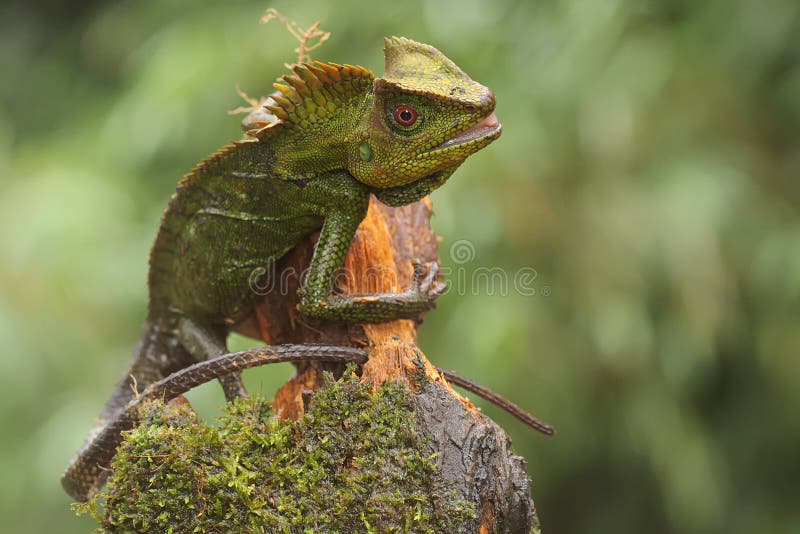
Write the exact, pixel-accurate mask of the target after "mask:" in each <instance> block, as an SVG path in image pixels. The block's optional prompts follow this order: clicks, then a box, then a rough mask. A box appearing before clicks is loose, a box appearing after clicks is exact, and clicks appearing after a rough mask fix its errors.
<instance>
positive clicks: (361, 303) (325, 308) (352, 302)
mask: <svg viewBox="0 0 800 534" xmlns="http://www.w3.org/2000/svg"><path fill="white" fill-rule="evenodd" d="M362 219H363V215H362V216H361V217H354V216H353V214H347V213H344V214H343V213H339V212H333V213H331V214H329V215H328V216H327V217H326V218H325V222H324V224H323V226H322V231H321V232H320V236H319V241H318V242H317V247H316V249H315V250H314V255H313V257H312V259H311V264H310V266H309V269H308V271H307V273H306V278H305V281H304V283H303V286H302V288H301V290H300V291H301V301H300V306H301V312H302V313H303V315H305V316H306V317H315V318H320V319H327V320H330V321H342V322H356V323H358V322H364V323H379V322H384V321H391V320H394V319H411V318H415V317H417V316H418V315H419V314H420V313H422V312H424V311H427V310H429V309H430V308H432V307H433V302H434V300H435V299H436V297H438V296H439V295H440V294H441V293H442V292H443V291H444V290H445V287H446V286H445V285H444V284H443V283H441V282H438V281H437V280H436V276H437V274H438V272H439V268H438V264H436V263H435V262H432V263H430V264H428V265H427V272H426V269H425V268H424V267H423V265H422V264H415V267H414V281H413V283H412V286H411V288H409V289H407V290H406V291H403V292H402V293H379V294H373V295H354V296H339V295H334V294H333V286H334V278H335V276H336V274H337V272H338V271H339V270H340V269H341V268H342V266H343V265H344V259H345V256H346V255H347V251H348V250H349V248H350V243H351V242H352V241H353V236H354V235H355V232H356V228H357V227H358V224H359V223H360V222H361V220H362Z"/></svg>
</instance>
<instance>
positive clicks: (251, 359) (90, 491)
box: [61, 330, 367, 501]
mask: <svg viewBox="0 0 800 534" xmlns="http://www.w3.org/2000/svg"><path fill="white" fill-rule="evenodd" d="M146 335H147V330H145V333H144V334H143V336H142V343H141V344H140V351H138V352H137V354H136V356H135V357H134V359H133V364H132V365H131V370H132V373H135V372H136V370H137V364H139V363H140V360H141V358H144V357H146V354H147V350H146V348H144V349H143V347H146V346H147V342H146V340H145V336H146ZM366 359H367V353H366V352H364V351H363V350H359V349H354V348H350V347H335V346H328V345H272V346H267V347H262V348H258V349H250V350H245V351H242V352H236V353H232V354H223V355H222V356H218V357H216V358H212V359H210V360H206V361H204V362H200V363H196V364H194V365H190V366H188V367H185V368H182V369H180V370H178V371H176V372H174V373H172V374H170V375H169V376H167V377H166V378H162V379H160V380H158V381H156V382H151V383H150V384H149V386H148V387H147V389H145V390H144V391H143V392H142V393H141V394H140V395H134V394H133V392H131V394H130V395H129V396H128V397H127V398H128V402H127V403H126V404H124V405H122V407H118V406H119V403H120V402H122V401H123V400H124V399H125V395H126V394H124V393H122V392H121V390H120V388H121V387H124V386H125V385H127V382H126V381H125V380H122V381H121V382H120V383H119V384H118V385H117V389H116V390H115V392H114V395H112V397H111V399H109V401H108V403H106V409H104V410H103V413H106V412H108V413H112V414H113V415H112V416H111V418H110V419H108V420H106V421H101V422H100V423H99V424H98V425H97V426H96V427H95V429H94V430H93V431H92V433H91V434H90V435H89V438H88V439H87V440H86V443H84V445H83V446H82V447H81V448H80V450H79V451H78V453H77V454H76V455H75V457H74V458H73V459H72V462H70V464H69V466H68V467H67V469H66V471H64V474H63V475H61V485H62V486H64V489H65V490H66V491H67V493H69V494H70V495H71V496H72V497H73V498H74V499H76V500H78V501H86V500H88V499H89V498H90V497H91V496H92V495H94V494H95V493H97V491H98V490H99V489H100V488H101V487H102V486H103V484H104V483H105V481H106V478H108V474H109V469H108V467H109V465H110V464H111V460H112V459H113V458H114V454H115V453H116V451H117V446H118V445H119V444H120V443H121V442H122V432H124V431H126V430H130V429H132V428H133V427H135V426H136V425H137V424H138V423H139V407H140V405H141V403H142V401H144V400H152V399H161V400H165V401H167V400H170V399H174V398H175V397H177V396H179V395H183V394H184V393H186V392H187V391H189V390H190V389H192V388H193V387H196V386H198V385H200V384H204V383H206V382H208V381H210V380H213V379H215V378H220V377H222V376H225V375H229V374H230V373H232V372H238V371H242V370H244V369H248V368H250V367H255V366H257V365H264V364H267V363H280V362H298V361H328V362H338V363H348V362H359V363H364V362H365V361H366ZM145 368H147V369H149V367H147V365H145ZM134 376H135V374H134ZM143 376H144V375H143ZM147 376H148V377H152V376H154V375H147ZM137 381H138V378H137ZM139 386H140V387H141V383H139Z"/></svg>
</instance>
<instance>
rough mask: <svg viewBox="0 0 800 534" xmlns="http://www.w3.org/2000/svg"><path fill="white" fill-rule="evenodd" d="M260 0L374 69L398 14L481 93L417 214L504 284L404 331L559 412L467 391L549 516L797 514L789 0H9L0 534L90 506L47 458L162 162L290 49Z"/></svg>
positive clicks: (137, 256)
mask: <svg viewBox="0 0 800 534" xmlns="http://www.w3.org/2000/svg"><path fill="white" fill-rule="evenodd" d="M270 6H274V7H277V8H278V9H280V10H281V11H282V12H283V13H285V14H286V15H288V16H289V17H291V18H294V19H297V20H298V21H299V22H301V23H303V24H310V23H312V22H313V21H315V20H321V21H322V22H323V27H324V28H325V29H328V30H330V31H332V32H333V36H332V38H331V39H330V41H329V42H328V43H327V44H325V45H324V46H323V48H321V49H320V50H319V51H318V52H317V53H316V54H315V58H316V59H326V60H331V61H337V62H349V63H359V64H364V65H367V66H370V67H372V68H374V69H375V70H376V71H377V72H379V73H380V72H381V71H382V52H381V48H382V41H381V39H382V37H383V36H384V35H392V34H397V35H405V36H408V37H412V38H415V39H417V40H421V41H425V42H429V43H431V44H433V45H435V46H437V47H439V48H440V49H441V50H443V51H444V52H445V53H446V54H447V55H448V56H450V57H451V58H453V59H454V60H455V61H456V62H457V63H458V64H459V65H460V66H461V67H462V68H463V69H464V70H465V71H466V72H468V73H470V74H471V75H472V76H473V77H474V78H476V79H477V80H479V81H481V82H483V83H485V84H487V85H490V86H491V87H492V88H493V89H494V91H495V93H496V94H497V101H498V106H497V114H498V116H499V117H500V119H501V121H502V122H503V124H504V134H503V136H502V138H501V139H500V140H499V141H498V142H497V143H495V144H494V145H492V146H491V147H490V148H489V149H487V150H485V151H483V152H481V153H480V154H478V155H476V156H474V157H472V158H471V159H470V160H469V161H468V162H467V163H466V164H464V165H463V167H462V168H461V170H460V171H459V172H458V173H457V174H456V175H455V176H454V178H453V179H452V180H451V181H450V182H449V183H448V184H447V186H446V187H444V188H443V189H442V190H440V191H438V192H436V193H435V194H434V196H433V201H434V205H435V212H436V213H435V218H434V221H433V224H434V226H435V228H436V230H437V231H438V232H439V233H440V234H441V235H442V236H443V242H442V247H441V255H442V259H443V262H444V264H445V266H447V267H449V268H451V269H453V272H462V273H463V274H464V276H465V277H466V278H465V279H468V280H469V279H471V277H472V276H473V275H474V274H475V272H476V271H478V272H480V269H485V268H498V269H502V270H503V271H502V272H505V273H509V274H508V276H509V277H510V278H509V279H510V280H511V281H512V285H511V286H510V288H509V291H508V292H507V294H503V291H501V290H499V289H498V288H497V287H495V289H494V290H491V289H490V288H489V287H488V286H486V287H483V288H481V287H478V288H477V289H475V288H472V287H466V288H465V289H464V290H462V291H461V293H463V294H461V295H458V294H456V293H457V292H451V293H450V294H448V295H447V296H445V297H444V298H442V299H441V300H440V305H439V307H438V309H437V310H436V311H435V312H434V313H431V314H430V315H429V317H428V320H427V321H426V323H425V325H424V327H423V329H422V336H421V345H422V348H423V350H424V351H425V352H426V354H427V355H428V356H429V357H430V358H431V359H432V360H433V361H435V362H437V363H438V364H440V365H443V366H447V367H450V368H453V369H457V370H459V371H461V372H462V373H464V374H466V375H467V376H471V377H473V378H475V379H478V380H480V381H481V382H483V383H484V384H486V385H489V386H491V387H492V388H494V389H495V390H497V391H499V392H502V393H503V394H505V395H506V396H507V397H508V398H510V399H513V400H515V401H516V402H518V403H519V404H521V405H522V406H525V407H527V408H529V409H530V410H532V411H533V412H535V413H536V414H538V415H539V416H541V417H542V418H544V419H546V420H548V421H550V422H552V423H553V424H554V425H556V426H557V428H558V435H557V436H556V437H554V438H550V439H548V438H545V437H543V436H540V435H537V434H535V433H533V432H531V431H530V430H528V429H527V428H524V427H523V426H522V425H521V424H520V423H518V422H517V421H515V420H513V419H511V418H510V417H508V416H506V415H505V414H503V413H500V412H498V410H496V409H494V408H493V407H490V406H486V407H485V411H486V412H487V413H488V414H489V415H490V416H492V417H494V418H495V419H496V420H497V421H499V422H500V423H501V424H502V425H503V426H504V427H505V428H506V429H507V430H508V432H509V434H510V435H511V436H512V438H513V441H514V447H515V450H516V451H517V452H518V453H519V454H521V455H523V456H524V457H525V458H526V459H527V460H528V466H529V473H530V475H531V476H532V478H533V493H534V497H535V499H536V503H537V507H538V509H539V513H540V515H541V519H542V522H543V526H544V528H545V531H546V532H552V533H572V532H575V533H578V532H581V533H582V532H593V533H606V532H609V533H610V532H614V533H620V532H650V533H662V532H682V533H686V532H726V533H752V532H800V483H799V482H798V480H800V410H798V408H800V387H799V386H798V384H799V383H800V354H798V352H799V351H798V349H799V348H800V217H798V204H799V203H800V144H799V142H800V66H798V65H799V64H800V63H799V62H798V60H799V59H800V22H799V18H798V17H799V14H798V12H799V11H800V4H798V3H797V2H796V0H761V1H758V0H707V1H703V2H693V1H689V0H683V1H656V0H629V1H627V0H607V1H594V0H538V1H514V0H492V1H489V0H447V1H445V0H429V1H421V0H415V1H408V2H392V3H388V2H387V3H378V2H369V1H356V0H349V1H342V2H336V3H334V2H325V1H323V0H316V1H306V2H288V1H281V2H275V3H268V2H265V1H263V0H262V1H237V2H224V3H223V2H212V1H207V0H203V1H194V2H178V1H175V0H169V1H163V0H162V1H158V2H156V1H154V0H149V1H143V0H138V1H133V0H128V1H119V2H111V3H109V2H100V1H95V2H91V1H90V2H67V1H59V0H50V1H39V2H31V1H20V0H11V1H6V2H3V4H2V7H0V80H2V81H0V229H1V230H0V257H2V260H0V288H1V289H0V290H1V293H0V399H2V402H0V424H1V425H2V432H0V473H1V474H2V475H1V476H2V484H0V531H2V532H26V533H27V532H63V533H69V532H87V531H89V530H90V529H91V528H92V526H93V523H92V521H91V520H89V519H87V518H76V517H74V516H73V514H72V513H71V512H70V510H69V508H68V506H69V502H70V501H69V499H68V498H67V497H66V495H65V494H64V493H63V492H62V491H61V488H60V487H59V484H58V477H59V473H60V471H61V470H62V469H63V467H64V466H65V465H66V462H67V460H68V459H69V457H70V456H71V455H72V454H73V452H74V451H75V449H76V448H77V447H78V445H79V444H80V443H81V441H82V440H83V438H84V435H85V432H86V431H87V430H88V428H89V427H90V424H91V422H92V420H93V418H94V417H95V416H96V414H97V413H98V411H99V408H100V406H101V404H102V402H103V401H104V399H105V397H106V396H107V394H108V393H109V391H110V389H111V386H112V384H113V383H114V382H115V381H116V380H117V379H118V378H119V375H120V373H121V371H122V370H123V368H124V365H125V363H126V361H127V358H128V357H129V354H130V353H131V351H132V349H133V347H134V345H135V343H136V340H137V337H138V333H139V326H140V324H141V322H142V320H143V317H144V314H145V309H146V292H145V275H146V268H147V253H148V250H149V247H150V245H151V242H152V239H153V236H154V235H155V231H156V229H157V226H158V223H159V218H160V214H161V210H162V209H163V207H164V206H165V204H166V201H167V199H168V197H169V195H170V194H171V193H172V191H173V189H174V187H175V183H176V181H177V180H178V179H179V178H180V176H181V175H182V174H183V173H184V172H186V171H187V170H188V169H189V168H191V167H192V166H193V164H194V163H195V162H196V161H198V160H199V159H201V158H203V157H204V156H206V155H208V154H209V153H211V152H212V151H214V150H215V149H216V148H218V147H219V146H221V145H222V144H224V143H226V142H227V141H229V140H232V139H236V138H239V136H240V132H239V129H238V122H239V118H237V117H233V116H230V115H227V114H226V110H230V109H233V108H235V107H237V106H239V105H240V104H241V101H240V99H239V97H238V96H237V94H236V92H235V85H236V83H237V82H238V83H239V85H240V86H241V88H242V89H243V90H245V91H246V92H248V93H250V94H251V95H253V96H260V95H264V94H266V93H267V92H268V91H269V87H270V83H271V82H272V81H273V79H274V78H275V77H276V76H277V75H279V74H282V73H283V70H284V68H283V66H282V64H283V63H284V62H286V61H292V60H293V57H294V54H293V52H292V49H293V48H294V46H295V43H294V42H293V41H292V39H291V37H290V36H289V35H288V34H287V33H286V32H285V31H284V30H283V29H282V28H281V27H280V25H279V24H277V23H275V22H273V23H270V24H269V25H266V26H259V25H258V23H257V22H258V18H259V17H260V15H261V14H262V13H263V12H264V10H265V9H266V8H267V7H270ZM462 240H465V241H466V242H468V243H469V246H470V247H472V248H471V249H470V250H471V251H472V253H471V254H470V255H468V256H467V257H465V256H463V255H462V256H458V257H455V256H453V257H451V254H450V249H451V247H453V245H454V244H455V243H457V242H459V243H460V242H462ZM530 269H535V273H536V276H535V278H534V279H533V282H532V283H531V282H530V275H531V272H532V271H530ZM518 272H525V273H528V274H527V275H525V276H526V277H527V279H526V288H527V289H530V288H531V287H532V288H533V289H534V291H533V293H535V294H533V295H531V294H530V293H531V291H527V290H526V291H524V292H523V291H515V290H514V286H513V276H515V273H518ZM523 293H524V294H523ZM248 343H250V342H249V341H247V340H244V339H241V338H240V339H236V340H234V342H233V345H234V346H236V347H242V346H245V345H246V344H248ZM290 374H291V367H289V366H285V367H280V368H272V367H271V368H269V369H266V370H256V371H252V372H250V373H249V374H248V376H247V382H248V384H249V385H250V387H251V389H254V390H256V391H262V392H264V393H265V394H271V393H272V392H274V390H275V389H276V388H277V387H278V385H279V384H280V383H282V381H283V380H285V379H286V378H287V377H288V376H289V375H290ZM210 386H211V387H204V388H202V389H201V390H200V391H197V392H194V393H193V394H192V399H193V401H194V402H195V403H196V404H197V406H198V409H199V410H200V411H201V412H202V413H209V414H210V413H213V409H214V406H215V405H217V404H219V403H220V402H222V396H221V394H220V393H219V392H218V388H216V386H215V385H210Z"/></svg>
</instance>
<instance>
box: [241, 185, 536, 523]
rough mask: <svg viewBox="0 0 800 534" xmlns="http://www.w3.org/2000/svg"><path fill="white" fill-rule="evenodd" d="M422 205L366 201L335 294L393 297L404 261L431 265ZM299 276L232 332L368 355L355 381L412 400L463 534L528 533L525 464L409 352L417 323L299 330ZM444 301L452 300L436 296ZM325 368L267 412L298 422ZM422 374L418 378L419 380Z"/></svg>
mask: <svg viewBox="0 0 800 534" xmlns="http://www.w3.org/2000/svg"><path fill="white" fill-rule="evenodd" d="M430 215H431V205H430V202H429V201H428V200H427V199H425V200H422V201H420V202H417V203H415V204H412V205H410V206H405V207H401V208H391V207H387V206H384V205H383V204H381V203H379V202H377V201H375V200H374V199H373V201H372V203H371V204H370V208H369V212H368V214H367V217H366V219H365V220H364V221H363V222H362V224H361V226H360V227H359V229H358V232H357V234H356V237H355V240H354V241H353V244H352V245H351V247H350V252H349V255H348V257H347V260H346V264H345V269H344V273H345V275H343V276H342V277H340V280H339V282H340V283H339V289H340V290H341V292H342V293H345V294H367V293H379V292H397V291H402V290H403V289H405V288H407V287H409V285H410V283H411V280H412V277H413V261H414V260H419V261H423V262H432V261H437V260H438V257H437V240H436V235H435V234H434V233H433V231H432V230H431V228H430V225H429V219H430ZM315 240H316V236H312V237H310V238H309V239H307V240H305V241H304V242H303V243H301V244H300V245H299V246H298V247H297V248H296V249H295V250H294V251H293V252H291V253H290V254H289V255H288V256H287V257H285V258H283V260H281V262H280V263H279V265H278V266H277V270H276V272H278V273H301V272H302V270H303V269H304V268H305V266H307V265H308V264H309V260H310V258H311V254H312V252H313V245H314V242H315ZM299 283H300V277H299V276H289V277H285V278H284V280H283V283H282V284H278V285H277V286H276V287H274V288H273V290H272V291H271V292H270V293H269V294H267V295H266V296H265V297H264V298H263V301H262V302H261V303H260V305H259V306H258V307H257V309H256V313H255V314H254V315H253V316H251V317H250V318H248V319H247V320H245V321H244V322H242V323H239V324H238V325H236V327H235V330H236V331H238V332H240V333H243V334H245V335H248V336H251V337H256V338H261V339H263V340H264V342H266V343H267V344H278V343H324V344H332V345H346V346H354V347H361V348H368V349H369V351H370V357H369V361H368V362H367V363H366V364H365V365H364V366H363V370H362V375H361V377H362V381H364V382H366V383H369V384H371V385H372V386H373V387H377V386H378V385H380V384H381V383H382V382H384V381H385V380H393V381H396V382H399V383H401V384H402V385H403V386H404V387H405V388H406V389H407V390H409V392H411V397H412V399H413V405H414V407H415V410H416V412H417V415H418V424H419V426H420V430H422V431H423V432H425V433H426V434H427V435H429V436H431V438H432V440H431V443H432V446H433V448H434V449H435V451H436V452H437V453H438V460H437V462H438V468H439V471H440V473H441V476H442V477H444V478H445V480H447V481H448V482H449V483H450V484H451V485H452V487H453V488H455V489H456V491H457V492H458V493H459V494H460V496H461V497H463V498H464V499H467V500H468V501H469V502H472V503H473V504H474V506H475V510H476V512H477V517H476V519H475V520H474V521H471V522H468V524H464V525H463V531H464V532H482V533H483V532H529V531H530V530H531V528H536V527H538V520H537V517H536V511H535V508H534V505H533V501H532V500H531V497H530V481H529V479H528V476H527V474H526V469H525V460H524V459H523V458H521V457H519V456H515V455H514V454H513V453H511V451H510V440H509V439H508V437H507V436H506V434H505V432H504V431H503V430H502V429H501V428H500V427H499V426H498V425H497V424H496V423H494V422H493V421H492V420H490V419H489V418H488V417H486V416H484V415H483V414H482V413H480V412H479V411H478V410H477V409H476V408H475V406H474V405H473V404H472V403H471V402H470V401H469V400H468V399H466V398H465V397H462V396H461V395H459V394H458V393H457V392H456V391H454V390H453V389H452V388H451V387H450V385H449V384H448V383H447V382H446V380H445V379H444V378H443V377H442V376H440V375H439V373H438V372H437V371H436V369H435V368H434V366H433V365H431V363H430V362H429V361H428V359H427V358H426V357H425V355H424V354H423V353H422V352H421V351H420V350H419V348H418V347H417V345H416V340H417V329H418V327H419V324H418V323H416V322H414V321H411V320H397V321H392V322H389V323H383V324H365V325H337V324H329V323H324V324H309V323H308V322H306V321H304V320H303V318H302V317H301V316H300V314H299V312H298V307H297V305H298V299H297V288H298V285H299ZM445 298H453V297H445ZM322 370H331V371H333V372H334V373H341V371H342V369H341V368H338V369H337V368H336V367H335V366H331V365H330V364H318V363H308V364H301V365H299V366H298V369H297V373H296V375H295V376H294V377H293V378H292V379H290V380H289V382H288V383H287V384H285V385H284V386H283V387H282V388H281V389H280V390H279V391H278V392H277V394H276V396H275V402H274V404H275V409H276V412H277V413H278V414H280V415H281V416H282V417H285V418H293V419H296V418H298V417H299V416H300V415H301V414H302V413H303V410H304V399H307V398H308V393H309V391H313V390H314V389H316V388H318V387H320V386H321V385H322V373H321V372H322ZM421 371H424V379H422V380H421V379H420V376H421Z"/></svg>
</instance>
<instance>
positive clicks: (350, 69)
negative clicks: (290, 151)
mask: <svg viewBox="0 0 800 534" xmlns="http://www.w3.org/2000/svg"><path fill="white" fill-rule="evenodd" d="M374 79H375V74H374V73H373V72H372V71H371V70H369V69H367V68H365V67H360V66H356V65H340V64H339V63H323V62H321V61H315V62H314V63H313V64H311V63H301V64H299V65H295V66H293V67H292V74H287V75H285V76H281V78H280V80H281V81H279V82H276V83H274V84H273V86H274V87H275V89H277V90H278V91H277V92H275V93H273V94H272V95H270V96H269V97H268V98H267V99H266V101H265V102H264V108H265V109H266V110H267V111H269V112H270V113H271V114H272V115H274V116H275V118H276V119H277V121H275V122H269V123H268V124H265V125H264V127H262V128H260V129H257V130H251V131H249V132H248V133H249V134H250V135H253V136H254V137H259V138H260V137H263V136H264V135H265V134H266V133H267V131H268V130H270V129H272V128H274V127H276V126H278V125H282V126H283V127H288V128H302V129H309V128H313V127H314V125H315V124H316V123H321V122H324V121H326V120H327V119H328V118H329V117H331V116H333V115H334V114H335V113H336V112H337V110H338V109H341V108H342V106H345V105H347V103H348V101H350V100H351V99H353V98H355V97H363V96H364V95H365V94H366V93H367V91H369V89H370V88H371V87H372V83H373V80H374Z"/></svg>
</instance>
